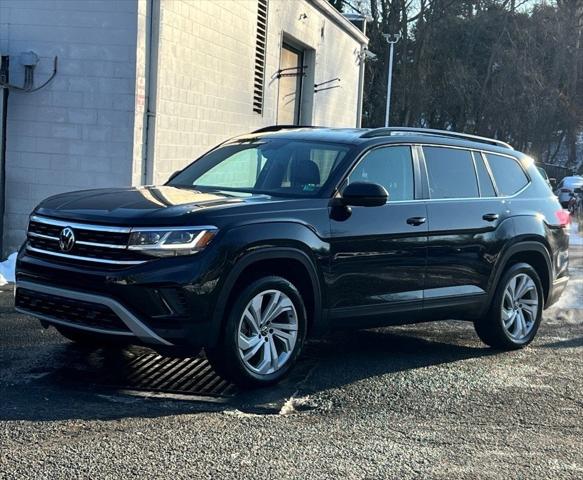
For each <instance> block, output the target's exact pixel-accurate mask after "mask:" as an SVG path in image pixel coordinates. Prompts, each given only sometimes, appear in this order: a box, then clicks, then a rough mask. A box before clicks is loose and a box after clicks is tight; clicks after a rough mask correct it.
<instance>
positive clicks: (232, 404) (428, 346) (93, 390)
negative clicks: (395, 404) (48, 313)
mask: <svg viewBox="0 0 583 480" xmlns="http://www.w3.org/2000/svg"><path fill="white" fill-rule="evenodd" d="M448 323H451V322H448ZM447 330H448V329H447V327H445V329H442V328H441V327H440V328H439V329H436V328H434V327H429V328H427V329H425V328H424V327H419V326H413V327H408V328H405V329H403V328H401V327H399V328H397V329H382V330H363V331H351V332H336V333H334V334H331V335H330V336H328V337H327V338H326V339H323V340H315V341H311V342H309V343H308V345H307V347H306V349H305V352H304V355H303V356H302V359H301V360H300V362H299V364H298V365H297V367H296V368H294V370H293V371H292V374H291V375H290V377H289V378H288V379H286V380H285V381H283V382H282V383H281V384H279V385H277V386H275V387H271V388H265V389H258V390H252V391H235V392H234V393H233V394H232V395H229V396H223V397H220V396H219V397H215V398H210V397H209V398H200V397H197V396H188V395H186V396H180V398H177V396H175V395H172V394H170V395H164V394H163V393H162V394H160V392H155V394H153V395H148V394H147V392H137V393H138V394H136V392H133V391H130V392H128V391H127V390H128V389H129V387H128V386H127V385H126V386H124V376H123V375H124V374H123V372H124V369H125V367H126V366H127V364H128V361H129V360H130V359H131V358H134V357H135V355H136V352H135V351H133V350H132V349H130V350H115V349H114V350H104V349H98V350H93V351H91V350H84V349H81V348H79V347H77V346H75V345H73V344H70V343H66V344H61V345H57V346H55V347H54V352H53V353H52V355H51V361H50V363H49V364H46V365H42V366H40V367H39V366H37V367H35V368H33V369H31V370H30V371H28V372H27V373H26V375H23V378H21V379H19V380H17V381H13V382H11V383H8V384H5V383H2V384H0V397H1V398H2V407H1V408H0V420H25V421H55V420H70V419H78V420H93V419H100V420H114V419H123V418H128V417H158V416H166V415H177V414H195V413H199V412H220V411H224V410H227V409H230V410H232V409H237V410H241V411H243V412H250V413H257V414H276V413H279V411H280V409H281V407H282V405H283V404H284V403H285V402H286V400H288V399H289V398H290V397H291V396H299V395H305V394H315V393H318V392H320V391H324V390H327V389H331V388H340V387H342V386H343V385H348V384H351V383H353V382H357V381H359V380H362V379H366V378H371V377H377V376H381V375H387V374H391V373H395V372H398V371H404V370H411V369H417V368H421V367H427V366H432V365H439V364H444V363H451V362H456V361H460V360H464V359H468V358H475V357H481V356H485V355H491V354H493V353H495V352H493V351H492V350H490V349H487V348H482V347H477V346H471V343H472V342H471V341H468V334H467V330H465V329H461V330H460V329H459V328H455V329H454V330H453V331H451V330H450V331H449V332H447ZM446 332H447V333H446ZM137 354H138V355H139V354H140V352H139V351H138V352H137ZM120 375H121V376H120ZM128 380H129V379H128ZM130 390H131V389H130ZM185 400H186V401H185Z"/></svg>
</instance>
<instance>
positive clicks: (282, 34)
mask: <svg viewBox="0 0 583 480" xmlns="http://www.w3.org/2000/svg"><path fill="white" fill-rule="evenodd" d="M327 6H328V7H329V5H327V4H326V2H325V0H269V16H268V38H267V60H266V81H265V101H264V112H263V115H259V114H257V113H254V112H253V109H252V98H253V74H254V61H255V38H256V25H257V0H0V53H1V54H2V55H6V54H9V55H10V61H11V63H10V75H11V83H13V84H22V81H23V72H24V69H23V67H22V66H21V65H20V64H19V55H20V53H21V52H25V51H29V50H33V51H35V52H36V53H37V54H38V55H39V56H40V63H39V65H38V67H37V68H36V71H35V80H36V83H37V84H39V83H41V82H43V81H44V80H45V79H46V78H48V76H49V75H50V73H51V70H52V59H53V57H54V56H58V62H59V63H58V74H57V76H56V78H55V79H54V81H53V82H52V83H51V84H50V85H48V86H47V87H46V88H44V89H43V90H40V91H38V92H36V93H32V94H25V93H17V92H14V91H11V93H10V99H9V107H8V108H9V110H8V122H7V123H8V132H7V163H6V174H7V186H6V188H7V190H6V215H5V218H4V224H3V230H4V231H3V232H1V234H2V235H3V237H4V252H3V253H4V254H6V253H9V252H11V251H14V250H15V249H17V248H18V247H19V245H20V244H21V243H22V241H23V239H24V235H25V228H26V223H27V219H28V214H29V213H30V211H31V210H32V209H33V208H34V206H35V205H36V204H38V203H39V202H40V201H41V200H42V199H44V198H46V197H47V196H50V195H53V194H57V193H60V192H65V191H73V190H79V189H87V188H100V187H116V186H126V185H140V184H143V183H160V182H164V181H166V179H167V178H168V176H169V175H170V174H171V173H172V172H173V171H175V170H177V169H179V168H182V167H183V166H185V165H186V164H188V163H189V162H191V161H192V160H193V159H195V158H196V157H198V156H199V155H200V154H202V153H203V152H204V151H206V150H207V149H208V148H210V147H212V146H214V145H216V144H217V143H219V142H221V141H223V140H225V139H227V138H229V137H232V136H234V135H238V134H240V133H244V132H248V131H250V130H253V129H256V128H259V127H261V126H264V125H272V124H275V123H276V119H277V95H278V81H277V80H276V79H275V80H274V79H271V78H270V77H271V76H272V75H273V74H274V73H275V72H276V71H277V70H278V69H279V64H280V53H281V46H282V42H283V39H284V38H286V41H292V42H293V43H295V44H296V45H297V46H299V47H301V48H304V49H306V50H307V51H309V52H311V53H310V54H309V56H308V57H307V58H309V59H310V62H312V64H311V65H310V66H309V69H308V71H307V74H308V75H307V77H306V79H305V82H304V91H303V98H304V99H305V101H306V102H308V103H310V105H311V106H310V108H308V109H306V110H305V113H304V114H303V116H302V123H311V124H314V125H330V126H349V127H353V126H355V125H356V112H357V103H358V101H359V95H358V78H359V64H358V61H357V54H358V52H359V51H360V49H361V47H362V46H363V45H364V44H365V43H366V39H365V38H364V36H362V34H360V33H359V32H358V31H357V30H356V29H355V28H354V27H352V26H351V25H350V24H349V23H348V22H347V21H346V20H345V19H343V18H342V17H341V16H340V15H339V14H338V13H337V12H335V11H334V10H329V9H327V8H326V7H327ZM158 11H159V15H158V14H157V12H158ZM152 12H154V13H155V15H154V22H153V25H154V28H153V33H154V35H153V36H152V38H153V41H151V40H150V30H151V25H152V22H151V14H152ZM150 45H152V46H153V48H149V47H150ZM150 58H151V59H152V60H151V62H150V63H149V62H148V59H150ZM334 77H340V78H341V82H340V88H336V89H333V90H327V91H323V92H320V93H316V94H313V93H312V91H313V89H312V86H313V83H320V82H323V81H325V80H329V79H331V78H334ZM148 107H149V110H150V113H148ZM148 116H149V117H150V121H149V122H147V121H146V119H147V118H148ZM147 124H148V125H149V128H148V129H147V130H146V125H147ZM147 132H148V133H147ZM146 137H149V138H150V142H149V143H148V142H147V138H146Z"/></svg>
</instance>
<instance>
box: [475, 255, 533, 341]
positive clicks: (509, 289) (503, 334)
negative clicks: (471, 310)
mask: <svg viewBox="0 0 583 480" xmlns="http://www.w3.org/2000/svg"><path fill="white" fill-rule="evenodd" d="M543 303H544V298H543V289H542V284H541V281H540V278H539V276H538V274H537V273H536V271H535V270H534V269H533V268H532V267H531V266H530V265H528V264H527V263H517V264H515V265H512V266H510V267H509V268H508V269H507V270H506V272H504V274H503V275H502V277H501V278H500V282H499V284H498V286H497V288H496V292H495V293H494V297H493V298H492V304H491V307H490V310H489V312H488V314H487V315H485V316H484V317H483V318H481V319H479V320H477V321H476V322H475V324H474V326H475V328H476V333H477V334H478V336H479V337H480V339H481V340H482V341H483V342H484V343H485V344H487V345H490V346H491V347H494V348H499V349H501V350H515V349H518V348H522V347H525V346H526V345H528V344H529V343H530V342H532V341H533V339H534V337H535V336H536V333H537V331H538V327H539V325H540V321H541V318H542V310H543Z"/></svg>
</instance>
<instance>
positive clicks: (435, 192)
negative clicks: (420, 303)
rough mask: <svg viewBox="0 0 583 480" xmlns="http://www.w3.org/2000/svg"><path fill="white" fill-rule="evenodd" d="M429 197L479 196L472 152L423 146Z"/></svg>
mask: <svg viewBox="0 0 583 480" xmlns="http://www.w3.org/2000/svg"><path fill="white" fill-rule="evenodd" d="M423 154H424V156H425V163H426V165H427V176H428V179H429V194H430V197H431V198H472V197H479V196H480V195H479V193H478V182H477V179H476V171H475V169H474V161H473V159H472V153H471V152H470V151H468V150H461V149H457V148H442V147H423Z"/></svg>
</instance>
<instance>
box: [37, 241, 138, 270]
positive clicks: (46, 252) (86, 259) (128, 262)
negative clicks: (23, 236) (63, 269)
mask: <svg viewBox="0 0 583 480" xmlns="http://www.w3.org/2000/svg"><path fill="white" fill-rule="evenodd" d="M26 249H27V250H30V251H31V252H36V253H42V254H44V255H52V256H54V257H61V258H68V259H71V260H81V261H84V262H94V263H105V264H108V265H141V264H142V263H146V262H147V261H148V260H106V259H100V258H91V257H80V256H78V255H69V254H67V253H59V252H51V251H49V250H42V249H40V248H35V247H31V246H30V245H27V246H26Z"/></svg>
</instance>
